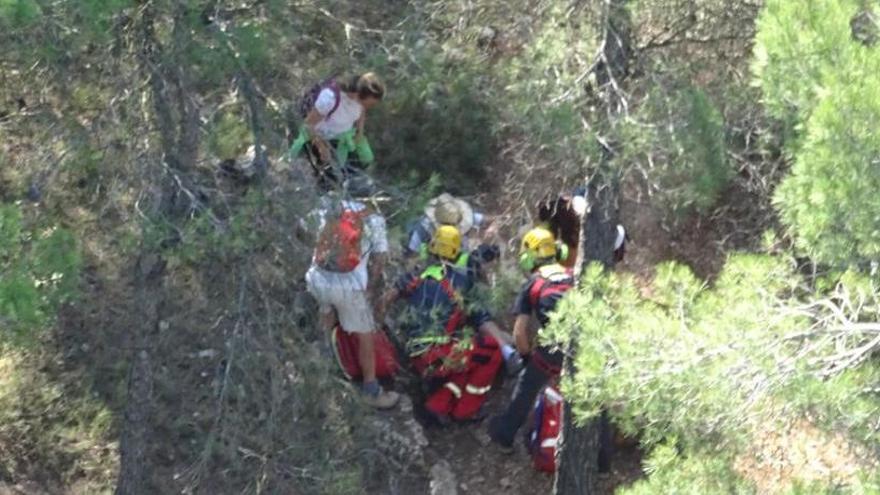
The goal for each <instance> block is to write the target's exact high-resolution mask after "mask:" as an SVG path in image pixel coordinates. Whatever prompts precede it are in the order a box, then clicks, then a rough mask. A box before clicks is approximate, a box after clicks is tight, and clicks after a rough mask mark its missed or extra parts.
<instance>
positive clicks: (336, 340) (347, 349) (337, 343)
mask: <svg viewBox="0 0 880 495" xmlns="http://www.w3.org/2000/svg"><path fill="white" fill-rule="evenodd" d="M331 337H332V339H333V351H334V352H335V354H336V361H337V362H338V363H339V367H340V368H342V372H343V373H344V374H345V376H346V378H348V379H349V380H360V379H361V378H363V373H362V372H361V365H360V363H359V361H358V348H359V346H360V344H359V343H358V339H357V334H355V333H349V332H346V331H345V330H343V329H342V327H340V326H339V325H336V327H335V328H334V329H333V334H332V336H331ZM373 343H374V345H375V347H376V351H375V356H376V378H380V379H381V378H392V377H393V376H394V375H395V374H397V372H398V371H399V370H400V363H399V362H398V360H397V349H396V348H395V347H394V344H393V343H392V342H391V339H389V338H388V335H387V334H386V333H385V332H384V331H378V332H376V333H375V337H374V340H373Z"/></svg>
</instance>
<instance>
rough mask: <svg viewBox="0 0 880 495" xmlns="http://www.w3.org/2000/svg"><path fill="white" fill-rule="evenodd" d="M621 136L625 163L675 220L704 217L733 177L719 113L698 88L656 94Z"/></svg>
mask: <svg viewBox="0 0 880 495" xmlns="http://www.w3.org/2000/svg"><path fill="white" fill-rule="evenodd" d="M622 135H623V137H622V139H621V144H622V148H623V151H622V159H623V161H624V162H625V163H626V164H627V166H631V167H636V168H638V169H640V170H642V171H643V172H644V174H645V176H646V177H647V179H648V182H649V184H651V188H652V190H653V192H654V194H655V195H656V196H657V197H658V198H659V200H660V203H661V204H662V205H663V206H664V207H665V209H666V210H667V211H668V212H669V213H671V214H672V215H673V216H674V217H679V216H681V215H682V214H684V213H686V212H690V211H697V212H701V213H702V212H706V211H707V210H708V209H709V208H711V207H712V206H714V205H715V202H716V201H717V199H718V196H719V195H720V194H721V192H723V191H724V188H725V187H726V186H727V183H728V180H729V179H730V178H731V177H732V175H733V170H732V168H731V166H730V163H729V161H728V159H727V155H726V153H727V149H726V143H725V131H724V120H723V117H722V115H721V112H720V111H719V110H718V109H717V108H716V107H715V106H714V105H713V103H712V102H711V101H710V100H709V97H708V96H707V95H706V94H705V93H704V92H703V91H701V90H700V89H698V88H695V87H690V86H688V87H685V88H683V89H678V90H673V91H672V92H671V93H666V90H665V89H662V88H660V87H658V88H655V89H654V90H653V92H652V93H651V95H650V96H649V97H648V98H647V99H646V101H645V103H644V104H643V106H642V107H641V108H640V109H639V111H638V112H637V114H636V115H635V117H634V118H633V119H632V120H630V121H628V122H627V124H626V125H625V126H624V128H623V130H622Z"/></svg>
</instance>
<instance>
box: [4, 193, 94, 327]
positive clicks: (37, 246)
mask: <svg viewBox="0 0 880 495" xmlns="http://www.w3.org/2000/svg"><path fill="white" fill-rule="evenodd" d="M23 222H24V221H23V217H22V214H21V211H20V210H19V208H18V207H16V206H13V205H0V273H3V276H2V277H0V324H2V325H0V329H2V331H0V339H12V340H17V341H19V342H21V343H27V342H32V341H33V340H34V339H33V338H29V337H30V335H31V332H33V331H36V330H39V329H41V328H43V327H45V326H46V325H47V324H48V323H49V322H50V321H51V320H52V319H53V317H54V311H55V308H56V307H57V305H58V304H60V303H62V302H65V301H67V300H69V299H70V298H71V297H72V296H73V294H74V292H75V290H76V284H77V276H78V272H79V268H80V265H81V257H80V254H79V251H78V249H77V247H76V241H75V239H74V238H73V236H72V235H71V234H70V233H69V232H67V231H66V230H63V229H58V228H54V227H53V228H49V229H46V230H39V229H36V228H27V227H25V225H24V223H23Z"/></svg>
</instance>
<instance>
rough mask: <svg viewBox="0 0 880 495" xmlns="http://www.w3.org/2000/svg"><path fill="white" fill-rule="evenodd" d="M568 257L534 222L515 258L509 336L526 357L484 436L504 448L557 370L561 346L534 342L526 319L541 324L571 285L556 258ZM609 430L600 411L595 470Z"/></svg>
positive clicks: (603, 467)
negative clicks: (518, 272) (518, 273)
mask: <svg viewBox="0 0 880 495" xmlns="http://www.w3.org/2000/svg"><path fill="white" fill-rule="evenodd" d="M567 258H568V248H567V246H566V245H565V244H564V243H561V242H557V241H556V238H555V237H554V236H553V234H552V233H551V232H550V231H549V230H547V229H546V228H545V227H540V226H539V227H535V228H533V229H531V230H530V231H528V232H527V233H526V234H525V235H524V236H523V239H522V243H521V247H520V260H519V261H520V267H521V268H522V269H523V271H525V272H526V273H528V274H529V278H528V281H527V282H526V283H525V285H524V286H523V287H522V289H521V290H520V293H519V295H518V296H517V299H516V302H515V303H514V313H515V314H516V320H515V322H514V326H513V337H514V340H515V341H516V348H517V350H518V351H519V352H521V353H522V354H523V355H524V356H527V357H528V360H527V364H526V366H525V369H524V370H523V372H522V373H521V374H520V375H519V379H518V380H517V383H516V387H515V388H514V393H513V398H512V400H511V402H510V404H509V405H508V406H507V409H506V410H505V411H504V412H503V413H502V414H500V415H498V416H495V417H493V418H492V419H491V420H490V421H489V438H491V440H492V441H493V442H494V443H496V444H497V445H498V446H499V447H501V449H502V450H504V451H506V452H512V451H513V442H514V440H515V438H516V434H517V432H518V431H519V429H520V427H521V426H522V425H523V423H524V422H525V420H526V418H527V417H528V415H529V413H530V411H531V410H532V406H533V405H534V404H535V399H536V398H537V396H538V394H539V393H540V392H541V391H542V390H543V389H544V387H545V386H546V385H547V384H548V382H550V381H551V380H553V381H556V380H558V378H559V375H560V372H561V371H562V362H563V357H564V355H563V353H562V351H561V350H559V349H554V348H552V347H547V346H540V345H539V346H536V345H535V344H534V342H535V340H536V339H535V338H536V337H537V335H535V334H534V333H532V332H531V331H530V330H529V324H530V321H531V318H532V316H533V315H534V316H535V317H536V318H537V320H538V323H539V325H540V328H543V327H544V326H546V325H547V323H549V321H550V314H551V313H552V312H553V311H554V310H555V309H556V305H557V304H558V303H559V301H560V300H561V299H562V298H563V297H564V296H565V293H566V292H568V291H569V290H571V289H572V288H573V287H574V274H573V272H572V270H571V269H570V268H567V267H565V266H563V265H562V264H561V263H563V262H565V261H566V259H567ZM538 333H540V329H539V330H538ZM609 433H610V427H609V425H608V421H607V417H606V416H605V415H604V414H603V415H602V417H601V423H600V439H599V445H600V446H599V472H608V470H609V469H610V459H611V455H610V448H611V446H610V445H611V444H610V435H609Z"/></svg>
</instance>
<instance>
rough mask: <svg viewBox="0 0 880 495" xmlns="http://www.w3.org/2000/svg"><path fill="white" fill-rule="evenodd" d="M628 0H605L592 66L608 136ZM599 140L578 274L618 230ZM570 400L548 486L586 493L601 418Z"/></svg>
mask: <svg viewBox="0 0 880 495" xmlns="http://www.w3.org/2000/svg"><path fill="white" fill-rule="evenodd" d="M627 1H628V0H605V1H604V2H603V3H604V10H605V12H604V14H605V15H604V19H603V26H602V30H603V39H602V52H601V53H600V60H599V63H598V64H597V65H596V82H597V83H598V86H599V91H600V94H601V96H602V99H603V101H602V103H603V106H604V110H605V116H606V118H607V121H606V122H605V123H604V124H605V125H604V126H603V127H604V128H606V129H607V130H608V131H607V132H608V133H609V134H610V135H612V136H613V133H614V127H615V124H616V123H617V120H618V118H619V116H620V115H621V114H622V113H623V112H624V111H625V109H626V100H625V99H624V95H623V93H622V84H623V81H624V79H625V78H626V76H627V74H628V67H629V60H630V36H629V33H630V19H629V16H628V14H627V11H626V4H627ZM599 140H600V142H601V143H602V145H603V154H602V159H601V161H600V163H599V167H598V170H597V171H596V173H595V174H594V175H593V177H592V179H591V180H590V181H589V183H588V184H587V190H588V194H587V197H588V200H589V205H590V210H589V212H588V214H587V215H585V216H584V219H583V223H582V225H581V235H580V246H579V247H578V263H577V268H578V269H577V274H578V280H580V274H581V273H582V272H583V270H584V269H585V268H586V267H587V266H588V265H589V264H590V263H593V262H599V263H601V264H602V265H603V266H604V267H605V268H606V269H610V268H611V267H612V266H613V265H614V240H615V237H616V234H617V223H618V222H617V216H618V214H617V196H618V183H619V180H618V177H617V175H618V173H617V171H616V170H615V167H614V166H613V161H614V155H615V150H614V148H615V146H614V144H613V142H609V141H610V140H609V139H602V138H600V139H599ZM577 334H578V333H577V332H574V335H575V337H573V338H572V340H571V341H570V342H569V343H568V345H567V346H566V353H565V355H566V357H565V362H564V364H563V373H564V374H565V375H566V376H573V375H574V374H576V373H577V367H576V365H575V362H574V360H573V359H572V357H573V356H575V355H576V353H577V338H576V336H577ZM572 418H573V411H572V407H571V404H570V403H569V402H568V401H566V402H565V406H564V410H563V424H562V435H561V438H560V443H559V450H558V452H557V461H558V462H557V466H558V469H557V472H556V479H555V481H554V485H553V492H554V494H555V495H587V494H591V493H595V492H596V489H597V485H598V454H599V446H600V445H599V435H600V420H599V418H595V419H593V420H591V421H589V422H587V424H585V425H583V426H577V425H576V424H575V423H574V421H572Z"/></svg>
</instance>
